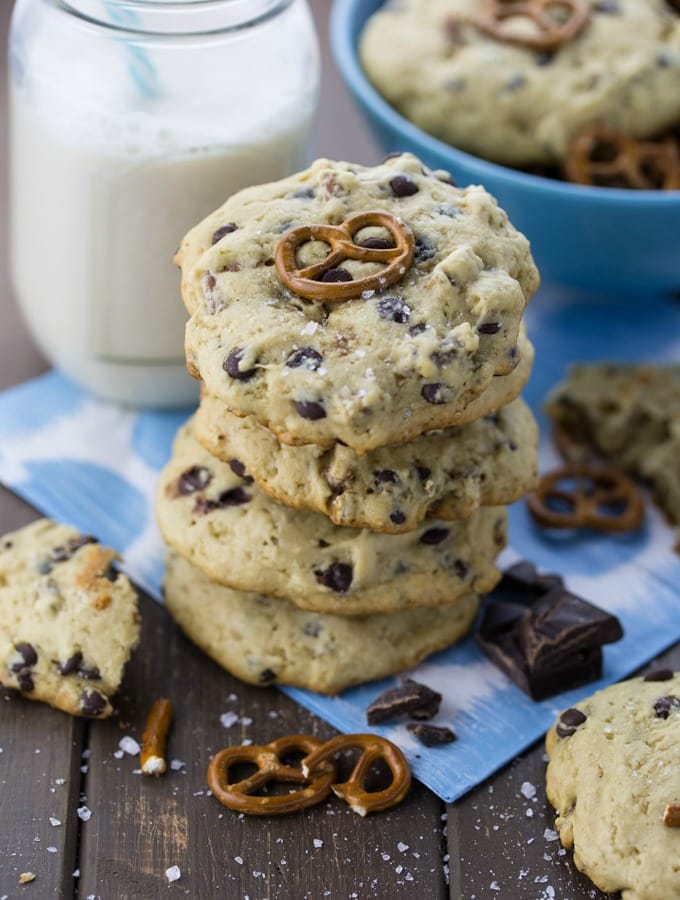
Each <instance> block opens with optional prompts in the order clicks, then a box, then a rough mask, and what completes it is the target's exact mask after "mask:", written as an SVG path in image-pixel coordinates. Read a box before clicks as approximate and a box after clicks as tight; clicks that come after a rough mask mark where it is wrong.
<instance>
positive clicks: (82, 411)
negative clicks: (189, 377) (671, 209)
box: [0, 290, 680, 801]
mask: <svg viewBox="0 0 680 900" xmlns="http://www.w3.org/2000/svg"><path fill="white" fill-rule="evenodd" d="M527 323H528V326H529V333H530V336H531V338H532V340H533V342H534V343H535V345H536V365H535V369H534V375H533V376H532V379H531V382H530V384H529V386H528V388H527V390H526V391H525V397H526V398H527V400H528V401H529V403H530V404H531V405H532V407H533V409H534V411H535V412H536V413H537V414H539V418H541V417H540V404H541V402H542V400H543V398H544V396H545V394H546V392H547V390H548V389H549V388H550V387H551V386H552V385H553V384H555V383H556V382H557V381H559V380H560V379H561V378H562V377H563V375H564V373H565V370H566V366H567V365H568V364H569V363H570V362H573V361H577V360H602V359H614V360H631V361H635V360H639V361H658V362H672V361H675V362H677V361H678V360H680V329H679V323H680V303H679V302H677V301H676V302H673V301H671V300H665V299H662V298H658V297H649V298H644V297H616V298H599V297H598V298H596V297H593V296H588V295H581V294H574V293H573V292H570V293H567V292H559V293H558V292H556V291H547V290H544V291H542V292H541V293H539V295H538V297H536V298H535V300H534V301H533V303H532V306H531V308H530V310H529V312H528V314H527ZM190 412H191V411H190V410H186V411H183V412H172V413H168V412H132V411H129V410H124V409H121V408H119V407H117V406H115V405H111V404H106V403H103V402H100V401H97V400H95V399H93V398H92V397H91V396H90V395H88V394H87V393H85V392H84V391H81V390H79V389H78V388H76V387H74V386H73V385H72V384H71V383H69V382H68V381H66V380H65V379H64V378H63V377H62V376H60V375H59V374H56V373H50V374H47V375H45V376H42V377H41V378H37V379H35V380H33V381H30V382H28V383H26V384H23V385H20V386H19V387H16V388H13V389H11V390H8V391H6V392H5V393H4V394H0V480H1V481H2V482H3V483H4V484H6V485H7V486H8V487H10V488H12V489H13V490H15V491H16V492H17V493H18V494H20V495H21V496H23V497H24V498H25V499H26V500H28V501H29V502H30V503H32V504H33V505H34V506H36V507H37V508H38V509H40V510H41V511H43V512H44V513H45V514H47V515H49V516H51V517H53V518H55V519H59V520H61V521H64V522H68V523H70V524H72V525H74V526H76V527H77V528H79V529H81V530H83V531H87V532H91V533H93V534H96V535H97V537H99V538H100V539H101V540H102V541H104V542H106V543H108V544H110V545H111V546H113V547H115V548H116V549H117V550H118V551H119V552H120V553H121V554H122V556H123V557H124V560H125V568H126V570H127V571H128V572H129V574H130V575H131V577H132V578H133V579H134V580H135V581H136V582H137V583H138V584H139V585H140V586H141V587H143V588H144V589H146V590H147V591H148V592H149V593H150V594H152V595H153V596H154V597H156V598H157V599H158V598H159V597H160V584H161V579H162V572H163V545H162V542H161V539H160V535H159V534H158V531H157V528H156V524H155V521H154V513H153V495H154V491H155V485H156V479H157V475H158V471H159V469H160V468H161V467H162V466H163V465H164V463H165V462H166V460H167V459H168V457H169V455H170V447H171V442H172V438H173V436H174V434H175V431H176V430H177V428H178V427H179V425H180V424H181V423H182V422H183V421H184V420H185V419H186V418H187V417H188V415H189V414H190ZM541 424H542V430H543V433H544V435H546V434H547V430H546V427H545V424H546V423H545V421H544V420H542V421H541ZM540 461H541V468H542V469H547V468H550V467H551V466H552V465H553V464H555V463H556V462H557V458H556V457H555V455H554V453H553V451H552V450H551V448H550V446H549V442H548V440H547V438H546V437H545V436H544V440H543V443H542V446H541V451H540ZM678 465H680V461H679V462H678ZM673 539H674V535H673V532H672V530H671V529H670V528H669V527H668V526H667V525H666V524H665V523H664V521H663V519H662V516H661V515H660V514H659V513H658V512H657V511H656V510H655V509H653V508H650V510H649V514H648V516H647V519H646V523H645V525H644V527H643V529H642V530H641V531H640V532H639V533H637V534H635V535H632V536H630V535H629V536H606V535H595V534H583V535H573V534H569V535H564V536H559V537H555V536H553V535H548V534H546V533H545V532H542V531H540V530H538V529H536V528H535V527H534V526H533V525H532V524H531V522H530V520H529V519H528V517H527V514H526V511H525V509H524V506H523V504H522V503H518V504H515V506H514V507H512V508H511V510H510V548H509V549H508V550H506V551H505V553H504V556H503V557H502V562H503V563H504V564H510V563H511V562H513V561H514V560H515V559H517V558H528V559H530V560H532V561H533V562H534V563H536V564H537V565H538V566H539V567H540V568H542V569H544V570H547V571H552V572H560V573H561V574H562V575H563V576H565V578H566V581H567V584H568V586H569V587H570V588H571V589H572V590H573V591H575V592H576V593H577V594H581V595H582V596H584V597H586V598H587V599H590V600H592V601H593V602H595V603H597V604H598V605H600V606H602V607H603V608H605V609H607V610H609V611H610V612H613V613H615V614H616V615H617V616H618V617H619V618H620V619H621V621H622V623H623V626H624V629H625V636H624V638H623V640H621V641H620V642H619V643H617V644H613V645H611V646H608V647H606V648H605V651H604V655H605V665H604V677H603V679H602V680H601V681H600V682H598V683H597V684H592V685H588V686H587V687H585V688H580V689H578V690H575V691H569V692H568V693H565V694H562V695H560V696H558V697H555V698H553V699H550V700H546V701H543V702H541V703H534V702H532V701H531V700H529V699H528V698H527V697H526V696H525V695H524V694H523V693H522V692H521V691H520V690H519V689H518V688H516V687H515V686H514V685H513V684H512V683H511V682H510V681H509V680H508V679H507V678H506V677H505V676H504V675H502V674H501V673H500V671H499V670H498V669H496V668H495V667H494V666H493V665H492V664H491V663H490V662H488V661H487V660H486V659H485V658H484V657H483V656H482V655H481V653H480V652H479V651H478V650H477V648H476V646H475V644H474V642H473V641H471V640H467V641H465V642H463V643H462V644H459V645H458V646H456V647H453V648H451V649H449V650H445V651H443V652H442V653H439V654H437V655H436V656H433V657H431V658H430V659H429V660H427V661H426V662H425V663H423V664H422V665H420V666H418V667H417V668H416V669H414V670H412V671H411V672H410V673H409V675H410V677H412V678H415V679H417V680H418V681H422V682H424V683H425V684H427V685H429V686H430V687H432V688H435V689H436V690H439V691H440V692H441V693H442V694H443V696H444V701H443V703H442V708H441V710H440V712H439V714H438V716H437V717H436V719H435V720H433V722H434V724H438V725H448V726H450V727H451V728H453V730H454V731H455V732H456V734H457V735H458V740H457V741H456V742H455V743H453V744H449V745H447V746H444V747H437V748H432V749H427V748H425V747H423V746H422V745H421V744H420V743H418V741H417V740H416V739H415V738H414V737H412V736H411V735H410V734H409V733H408V732H407V731H406V729H405V727H404V726H403V725H402V724H397V725H388V726H384V727H380V728H376V729H375V730H376V731H377V732H379V733H380V734H383V735H384V736H386V737H388V738H390V739H391V740H393V741H395V742H396V743H397V744H399V745H400V746H401V747H402V748H403V750H404V752H405V753H406V755H407V757H408V759H409V762H410V764H411V766H412V768H413V772H414V774H415V776H416V777H417V778H418V779H419V780H420V781H422V782H424V783H425V784H426V785H428V787H430V788H431V789H432V790H433V791H434V792H435V793H437V794H438V795H439V796H440V797H441V798H442V799H444V800H447V801H452V800H455V799H456V798H457V797H460V796H461V795H462V794H464V793H465V792H466V791H468V790H470V789H471V788H472V787H474V786H475V785H476V784H478V783H479V782H481V781H483V780H484V779H485V778H486V777H487V776H489V775H490V774H491V773H492V772H494V771H495V770H496V769H498V768H499V767H500V766H502V765H503V764H504V763H506V762H507V761H508V760H510V759H512V758H513V757H515V756H516V755H517V754H519V753H521V752H522V751H523V750H524V749H525V748H526V747H527V746H529V745H530V744H532V743H533V742H534V741H536V740H537V739H539V738H540V737H541V736H542V735H543V733H544V732H545V731H546V729H547V728H548V727H549V726H550V724H551V723H552V721H553V719H554V717H555V715H556V714H557V713H558V712H559V711H560V710H561V709H563V708H565V707H566V706H569V705H571V704H572V703H574V702H575V701H576V700H578V699H579V698H580V697H582V696H585V695H587V694H589V693H591V692H592V691H593V690H595V689H596V688H599V687H602V686H604V685H605V684H608V683H610V682H612V681H615V680H617V679H620V678H622V677H624V676H626V675H628V674H629V673H630V672H632V671H633V670H634V669H636V668H637V667H639V666H640V665H642V664H643V663H644V662H646V661H647V660H649V659H650V658H651V657H653V656H654V655H656V654H657V653H659V652H660V651H662V650H663V649H665V648H666V647H668V646H669V645H671V644H672V643H674V642H675V641H677V640H678V639H680V557H678V556H677V555H676V554H675V553H674V552H673ZM398 680H399V679H397V678H388V679H385V680H384V681H382V682H373V683H371V684H368V685H364V686H362V687H359V688H355V689H353V690H350V691H346V692H345V693H344V694H342V695H341V696H339V697H335V698H328V697H324V696H321V695H319V694H314V693H312V692H310V691H304V690H298V689H293V688H285V689H284V690H285V692H286V693H287V694H289V695H290V696H291V697H293V698H294V699H295V700H296V701H297V702H299V703H300V704H302V705H303V706H305V707H307V708H308V709H310V710H311V711H313V712H314V713H317V714H318V715H319V716H321V717H322V718H324V719H326V720H327V721H328V722H330V723H331V724H333V725H335V726H336V727H337V728H339V729H340V730H343V731H347V732H356V731H365V730H366V728H367V726H366V719H365V709H366V706H367V705H368V703H369V702H370V701H371V700H372V699H373V698H374V697H376V696H377V695H378V693H380V691H382V690H384V689H385V688H386V687H389V686H392V685H394V684H396V683H397V682H398Z"/></svg>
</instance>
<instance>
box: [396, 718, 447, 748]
mask: <svg viewBox="0 0 680 900" xmlns="http://www.w3.org/2000/svg"><path fill="white" fill-rule="evenodd" d="M406 730H407V731H410V732H411V734H412V735H413V736H414V737H416V738H418V740H419V741H420V743H421V744H425V746H426V747H441V746H442V744H452V743H453V742H454V741H455V740H456V734H455V732H453V731H451V729H450V728H446V727H443V726H441V725H423V724H421V723H418V722H409V724H408V725H407V726H406Z"/></svg>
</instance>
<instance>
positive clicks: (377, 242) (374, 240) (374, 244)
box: [358, 237, 394, 250]
mask: <svg viewBox="0 0 680 900" xmlns="http://www.w3.org/2000/svg"><path fill="white" fill-rule="evenodd" d="M358 246H359V247H366V248H368V249H369V250H393V249H394V241H391V240H389V239H388V238H381V237H369V238H366V240H364V241H360V242H359V245H358Z"/></svg>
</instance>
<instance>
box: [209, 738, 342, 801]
mask: <svg viewBox="0 0 680 900" xmlns="http://www.w3.org/2000/svg"><path fill="white" fill-rule="evenodd" d="M321 746H322V744H321V741H318V740H317V739H316V738H315V737H312V736H311V735H301V734H294V735H290V736H288V737H282V738H279V739H278V740H276V741H272V742H271V743H270V744H265V745H263V746H256V745H253V744H251V745H249V746H240V747H227V748H226V749H225V750H220V752H219V753H217V754H216V755H215V756H213V758H212V759H211V760H210V765H209V766H208V785H209V787H210V790H211V791H212V792H213V794H214V796H215V797H216V798H217V799H218V800H219V801H220V803H222V804H224V806H228V807H229V809H235V810H238V811H239V812H242V813H248V814H249V815H252V816H279V815H284V814H285V813H291V812H297V811H298V810H301V809H305V808H306V807H308V806H314V805H316V804H317V803H320V802H321V801H322V800H324V799H325V798H326V797H327V796H328V795H329V794H330V792H331V782H332V781H333V780H334V779H335V777H336V769H335V765H334V764H333V763H332V762H331V761H324V763H323V765H318V766H315V767H314V771H313V772H311V773H307V772H304V771H303V769H300V768H296V767H295V766H290V765H286V764H285V763H283V762H282V761H281V759H282V757H285V756H286V755H290V754H293V753H304V754H307V758H308V755H309V754H310V753H313V752H314V751H316V750H317V749H318V748H320V747H321ZM239 763H250V764H253V765H256V766H257V772H255V773H254V774H253V775H251V776H249V777H248V778H244V779H242V780H241V781H236V782H230V781H229V770H230V769H231V768H232V767H233V766H235V765H238V764H239ZM272 782H285V783H290V784H301V785H304V787H303V788H302V790H299V791H293V792H292V793H289V794H283V795H280V796H274V795H269V794H268V795H266V796H256V795H255V793H254V792H255V791H258V790H259V789H260V788H263V787H264V786H265V785H267V784H270V783H272Z"/></svg>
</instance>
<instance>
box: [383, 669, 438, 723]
mask: <svg viewBox="0 0 680 900" xmlns="http://www.w3.org/2000/svg"><path fill="white" fill-rule="evenodd" d="M441 702H442V695H441V694H440V693H438V692H437V691H433V690H432V688H429V687H428V686H427V685H426V684H420V683H419V682H417V681H413V680H412V679H410V678H407V679H406V680H405V681H404V682H402V684H400V685H398V686H397V687H393V688H388V689H387V690H386V691H383V692H382V694H380V695H379V696H378V697H376V698H375V700H374V701H373V702H372V703H371V704H370V706H369V707H368V709H367V710H366V721H367V722H368V724H369V725H380V724H382V723H383V722H390V721H392V720H393V719H396V718H398V717H399V716H412V717H413V718H414V719H431V718H432V717H433V716H436V715H437V713H438V712H439V704H440V703H441Z"/></svg>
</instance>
